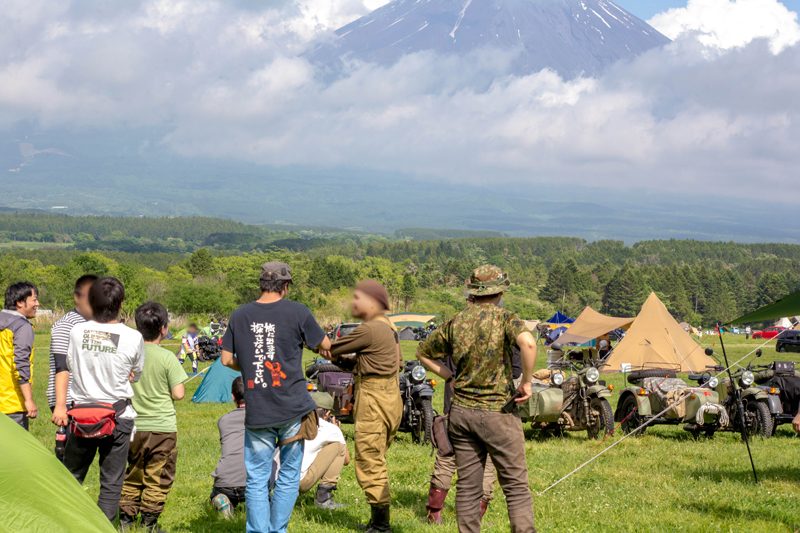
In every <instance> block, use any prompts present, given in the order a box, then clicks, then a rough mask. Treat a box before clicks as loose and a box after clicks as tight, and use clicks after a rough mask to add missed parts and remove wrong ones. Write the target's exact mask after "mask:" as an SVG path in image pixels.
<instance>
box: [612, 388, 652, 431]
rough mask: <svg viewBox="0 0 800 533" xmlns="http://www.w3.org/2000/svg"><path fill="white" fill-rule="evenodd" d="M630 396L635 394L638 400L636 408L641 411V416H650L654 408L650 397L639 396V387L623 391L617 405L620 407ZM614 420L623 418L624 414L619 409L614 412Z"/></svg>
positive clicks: (634, 396)
mask: <svg viewBox="0 0 800 533" xmlns="http://www.w3.org/2000/svg"><path fill="white" fill-rule="evenodd" d="M628 396H633V398H634V399H635V400H636V408H637V410H638V411H639V416H650V415H652V414H653V410H652V408H651V407H650V397H649V396H639V387H633V388H629V389H627V390H625V391H623V392H622V394H621V395H620V398H619V402H618V404H617V407H618V408H619V406H620V405H622V402H624V401H625V398H627V397H628ZM614 420H616V421H617V422H619V421H620V420H622V414H621V413H620V411H619V410H617V412H616V413H615V414H614Z"/></svg>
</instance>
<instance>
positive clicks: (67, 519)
mask: <svg viewBox="0 0 800 533" xmlns="http://www.w3.org/2000/svg"><path fill="white" fill-rule="evenodd" d="M0 457H2V459H0V517H2V519H1V520H2V524H1V525H0V531H20V532H22V531H24V532H25V533H56V532H60V531H80V532H82V533H115V531H116V530H115V529H114V528H113V527H112V526H111V523H110V522H109V521H108V519H107V518H106V517H105V515H104V514H103V513H102V512H101V511H100V509H99V508H98V507H97V504H96V503H95V502H94V501H92V499H91V498H90V497H89V495H88V494H86V491H84V490H83V487H81V486H80V485H79V484H78V482H77V481H75V478H74V477H72V474H70V473H69V471H68V470H67V469H66V468H64V465H62V464H61V463H60V462H59V461H58V459H56V457H55V455H53V452H51V451H50V450H47V449H45V447H44V446H42V444H41V443H40V442H39V441H37V440H36V439H35V438H34V437H33V436H32V435H31V434H30V433H28V432H27V431H25V430H24V429H22V428H21V427H19V426H18V425H17V424H15V423H14V422H13V421H12V420H11V419H10V418H8V417H7V416H5V415H2V414H0Z"/></svg>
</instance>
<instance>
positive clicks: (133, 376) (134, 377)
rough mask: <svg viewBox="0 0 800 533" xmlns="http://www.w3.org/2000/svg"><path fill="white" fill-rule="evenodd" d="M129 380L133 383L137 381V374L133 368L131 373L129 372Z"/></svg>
mask: <svg viewBox="0 0 800 533" xmlns="http://www.w3.org/2000/svg"><path fill="white" fill-rule="evenodd" d="M128 381H130V382H131V383H133V382H135V381H136V374H134V373H133V370H131V373H130V374H128Z"/></svg>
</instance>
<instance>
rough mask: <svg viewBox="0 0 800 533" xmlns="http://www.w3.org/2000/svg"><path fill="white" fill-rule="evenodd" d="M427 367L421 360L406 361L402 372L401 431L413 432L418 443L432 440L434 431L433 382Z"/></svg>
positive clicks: (412, 436)
mask: <svg viewBox="0 0 800 533" xmlns="http://www.w3.org/2000/svg"><path fill="white" fill-rule="evenodd" d="M427 376H428V374H427V372H426V371H425V367H424V366H422V365H421V364H420V363H419V361H406V364H405V367H404V368H403V372H402V373H401V374H400V395H401V397H402V398H403V419H402V420H401V421H400V431H406V432H410V433H411V439H412V440H413V441H414V442H415V443H418V444H428V443H429V442H431V432H432V431H433V417H434V416H436V412H435V411H434V410H433V392H434V389H433V383H432V382H431V380H429V379H427Z"/></svg>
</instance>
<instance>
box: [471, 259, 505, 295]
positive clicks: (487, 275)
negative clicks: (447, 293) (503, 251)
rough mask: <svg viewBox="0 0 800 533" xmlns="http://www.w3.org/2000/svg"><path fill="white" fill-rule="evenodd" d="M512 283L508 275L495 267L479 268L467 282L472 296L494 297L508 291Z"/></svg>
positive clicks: (485, 266)
mask: <svg viewBox="0 0 800 533" xmlns="http://www.w3.org/2000/svg"><path fill="white" fill-rule="evenodd" d="M509 285H511V282H510V281H509V280H508V275H507V274H506V273H505V272H503V271H502V270H500V268H498V267H496V266H494V265H483V266H479V267H478V268H476V269H475V270H473V271H472V275H471V276H470V277H469V279H468V280H467V294H469V295H470V296H493V295H495V294H501V293H503V292H505V291H506V289H507V288H508V286H509Z"/></svg>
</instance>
